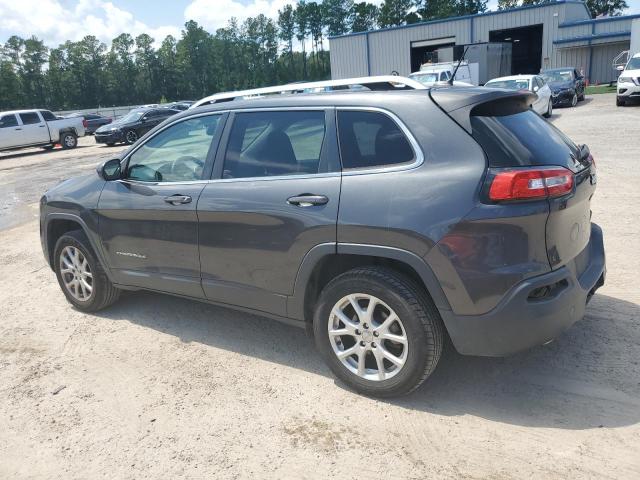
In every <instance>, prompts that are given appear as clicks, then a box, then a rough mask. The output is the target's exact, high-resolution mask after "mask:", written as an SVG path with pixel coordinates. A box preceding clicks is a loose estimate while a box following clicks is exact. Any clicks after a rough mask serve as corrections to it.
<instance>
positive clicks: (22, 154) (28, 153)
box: [0, 145, 91, 160]
mask: <svg viewBox="0 0 640 480" xmlns="http://www.w3.org/2000/svg"><path fill="white" fill-rule="evenodd" d="M90 146H91V145H78V146H77V147H76V148H74V149H73V150H72V149H69V150H64V149H63V148H62V147H56V148H54V149H51V150H45V149H43V148H40V149H38V150H28V151H20V150H18V151H16V152H15V153H7V154H3V153H2V152H0V160H9V159H11V158H27V157H33V156H36V155H48V154H51V153H56V152H62V151H69V152H72V151H74V150H80V149H83V148H88V147H90Z"/></svg>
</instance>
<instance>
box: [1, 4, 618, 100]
mask: <svg viewBox="0 0 640 480" xmlns="http://www.w3.org/2000/svg"><path fill="white" fill-rule="evenodd" d="M543 1H545V0H499V6H498V8H500V9H505V8H512V7H515V6H520V5H523V4H525V5H526V4H536V3H543ZM587 5H588V6H589V8H590V10H591V12H592V14H593V15H594V16H596V15H598V14H601V13H606V14H609V15H615V14H619V13H620V12H621V11H622V10H623V9H624V8H627V5H626V3H625V0H587ZM486 10H487V1H486V0H385V1H384V2H383V3H382V4H380V5H375V4H372V3H369V2H354V1H353V0H320V1H307V0H299V2H298V3H297V4H295V5H291V4H289V5H286V6H285V7H284V8H282V9H281V10H280V11H278V16H277V18H267V17H266V16H265V15H262V14H261V15H257V16H255V17H249V18H247V19H246V20H244V21H243V22H241V23H240V22H238V20H237V19H235V18H231V19H230V20H229V22H228V24H227V26H225V27H224V28H219V29H218V30H216V32H215V33H210V32H208V31H206V30H205V29H204V28H203V27H202V26H200V25H198V23H197V22H195V21H193V20H191V21H188V22H186V23H185V25H184V29H183V30H182V33H181V37H180V38H179V39H177V38H175V37H173V36H171V35H168V36H167V37H166V38H164V39H163V40H162V42H161V43H160V45H159V46H158V47H157V48H156V47H155V46H154V45H155V39H153V38H152V37H151V36H149V35H147V34H145V33H143V34H141V35H138V36H136V37H135V38H134V37H133V36H131V35H130V34H128V33H123V34H121V35H119V36H117V37H116V38H114V39H113V40H112V42H111V45H110V46H109V47H108V46H107V45H106V44H105V43H103V42H101V41H100V40H99V39H98V38H96V37H95V36H92V35H88V36H86V37H84V38H83V39H82V40H80V41H76V42H74V41H66V42H65V43H63V44H61V45H59V46H58V47H56V48H48V47H47V46H46V45H45V44H44V42H43V41H42V40H39V39H38V38H36V37H35V36H33V37H31V38H26V39H24V38H21V37H19V36H15V35H14V36H11V37H10V38H9V39H7V41H6V42H5V43H4V44H0V110H7V109H12V108H30V107H31V108H33V107H46V108H49V109H52V110H69V109H76V108H94V107H98V106H102V107H105V106H114V105H135V104H144V103H156V102H160V101H167V100H181V99H198V98H201V97H204V96H206V95H210V94H212V93H216V92H219V91H229V90H238V89H245V88H254V87H260V86H266V85H273V84H278V83H288V82H294V81H300V80H320V79H325V78H328V77H329V76H330V66H329V52H328V51H327V50H325V40H326V39H327V37H331V36H336V35H342V34H346V33H355V32H362V31H366V30H371V29H375V28H385V27H393V26H399V25H405V24H410V23H416V22H423V21H429V20H435V19H440V18H446V17H451V16H459V15H469V14H475V13H481V12H485V11H486Z"/></svg>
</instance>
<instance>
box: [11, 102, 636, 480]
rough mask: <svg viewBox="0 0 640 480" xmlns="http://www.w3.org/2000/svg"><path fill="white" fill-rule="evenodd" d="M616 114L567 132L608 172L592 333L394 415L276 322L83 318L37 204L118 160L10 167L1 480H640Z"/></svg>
mask: <svg viewBox="0 0 640 480" xmlns="http://www.w3.org/2000/svg"><path fill="white" fill-rule="evenodd" d="M614 104H615V98H614V97H613V96H612V95H597V96H593V97H590V98H588V99H587V101H586V102H584V103H581V104H580V105H579V107H578V108H575V109H562V110H560V109H559V110H557V112H556V113H555V114H554V117H553V122H554V123H555V124H556V125H557V126H559V127H560V128H561V129H562V130H564V131H565V132H566V133H567V134H569V135H570V136H571V137H572V138H573V139H574V140H575V141H577V142H586V143H588V144H589V145H590V147H591V150H592V152H593V154H594V156H595V158H596V161H597V165H598V175H599V186H598V191H597V193H596V197H595V199H594V202H593V208H594V214H593V219H594V221H596V222H597V223H599V224H600V225H601V226H602V227H603V229H604V232H605V242H606V248H607V255H608V257H607V261H608V277H607V285H605V287H603V288H602V289H601V290H600V291H599V293H598V294H597V295H596V296H595V297H594V298H593V300H592V302H591V303H590V305H589V308H588V309H587V315H586V317H585V318H584V320H582V321H581V322H579V323H577V324H576V325H575V326H574V327H573V328H571V329H570V330H569V331H567V332H566V333H565V334H563V335H562V336H561V337H560V338H558V339H557V341H555V342H553V343H551V344H549V345H547V346H544V347H539V348H536V349H533V350H531V351H529V352H526V353H523V354H519V355H516V356H513V357H509V358H505V359H488V358H473V357H462V356H459V355H457V354H455V353H453V352H447V354H446V356H445V357H444V358H443V359H442V361H441V363H440V365H439V367H438V369H437V371H436V372H435V374H434V375H433V376H432V377H431V378H430V379H429V380H428V381H427V382H426V383H425V385H424V386H423V387H422V388H420V389H419V390H418V391H417V392H415V393H414V394H412V395H411V396H409V397H406V398H402V399H399V400H391V401H378V400H372V399H369V398H365V397H362V396H359V395H356V394H354V393H353V392H351V391H349V390H348V389H346V388H345V387H344V386H343V385H342V384H340V383H339V382H336V381H335V380H334V379H333V377H332V376H331V375H330V373H329V371H328V369H327V368H325V367H324V365H323V364H322V362H321V360H320V358H319V356H318V355H317V354H316V353H315V351H314V349H313V345H312V342H311V340H310V339H308V338H307V337H306V336H305V334H304V332H302V331H301V330H298V329H295V328H292V327H288V326H285V325H282V324H279V323H276V322H273V321H270V320H266V319H263V318H259V317H254V316H250V315H247V314H244V313H237V312H234V311H231V310H226V309H222V308H218V307H213V306H209V305H205V304H199V303H195V302H188V301H185V300H181V299H175V298H171V297H165V296H161V295H155V294H149V293H130V294H126V295H125V296H124V297H123V299H122V300H121V301H120V302H119V303H118V304H116V305H115V306H113V307H112V308H110V309H108V310H106V311H104V312H101V313H99V314H97V315H86V314H83V313H80V312H78V311H75V310H73V309H72V308H71V307H70V306H69V305H68V304H67V303H66V301H65V300H64V297H63V295H62V293H61V292H60V291H59V288H58V285H57V283H56V281H55V277H54V274H53V273H52V272H51V271H50V270H49V269H48V267H47V266H46V265H45V262H44V260H43V258H42V253H41V251H40V245H39V238H38V225H37V222H35V221H34V216H35V215H37V206H36V204H35V203H36V202H37V200H38V197H39V196H40V194H41V193H42V192H43V191H44V190H45V189H46V188H47V187H48V186H50V185H52V184H55V183H56V182H57V181H58V180H60V179H62V178H65V177H68V176H71V175H75V174H77V173H79V172H82V171H89V170H90V169H92V168H94V166H95V164H96V163H97V162H98V157H101V158H108V157H109V156H111V155H113V154H114V153H116V151H117V150H119V149H118V148H113V149H109V148H106V147H97V146H95V145H94V146H87V145H91V144H92V142H93V139H91V138H86V139H83V140H82V142H81V145H82V146H83V147H84V148H78V149H77V150H74V151H64V152H61V151H60V152H57V151H54V152H50V153H41V152H37V151H35V152H18V153H12V154H10V155H8V154H6V153H5V154H0V195H2V197H1V198H2V201H1V204H0V228H4V229H3V230H0V237H1V239H2V248H1V249H0V272H1V275H0V306H1V307H0V478H12V479H17V478H42V479H49V478H65V479H74V478H83V479H84V478H87V479H94V478H103V477H104V478H110V479H111V478H185V477H187V478H200V477H202V478H225V479H227V478H262V479H281V478H330V477H340V478H343V479H349V478H394V479H396V478H402V479H405V478H406V479H412V478H413V479H424V478H452V479H453V478H455V479H459V478H464V479H493V480H496V479H512V478H513V479H516V478H518V479H519V478H524V477H528V478H544V479H566V478H594V479H595V478H597V479H609V478H611V479H624V478H628V479H637V478H640V455H639V454H638V452H640V426H639V422H640V363H639V362H640V329H639V328H638V322H639V320H640V295H639V292H640V289H639V288H638V275H639V272H640V251H639V249H638V247H640V241H639V238H640V236H639V234H640V226H639V223H638V215H639V212H640V190H639V189H638V185H640V170H638V168H637V162H638V159H639V158H640V138H639V137H638V135H637V133H631V132H637V129H634V127H632V126H633V125H638V123H639V120H640V107H639V108H616V107H615V106H614ZM633 135H635V137H632V136H633Z"/></svg>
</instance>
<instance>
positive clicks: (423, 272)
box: [287, 243, 451, 325]
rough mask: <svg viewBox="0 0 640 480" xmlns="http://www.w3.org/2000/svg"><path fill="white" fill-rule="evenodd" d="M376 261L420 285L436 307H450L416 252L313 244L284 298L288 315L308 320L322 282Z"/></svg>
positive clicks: (433, 275)
mask: <svg viewBox="0 0 640 480" xmlns="http://www.w3.org/2000/svg"><path fill="white" fill-rule="evenodd" d="M369 265H378V266H385V267H388V268H392V269H394V270H396V271H399V272H401V273H403V274H405V275H407V276H408V277H410V278H412V279H413V280H414V281H415V282H416V283H418V285H421V286H423V287H424V289H425V291H426V292H427V294H428V295H429V296H430V297H431V298H432V300H433V302H434V303H435V305H436V307H437V308H438V310H440V311H442V310H451V306H450V305H449V302H448V301H447V298H446V297H445V294H444V292H443V291H442V288H441V287H440V284H439V282H438V280H437V278H436V276H435V274H434V273H433V271H432V270H431V268H430V267H429V265H428V264H427V263H426V262H425V261H424V260H423V259H422V258H420V257H419V256H418V255H416V254H414V253H412V252H409V251H407V250H402V249H398V248H393V247H386V246H379V245H363V244H346V243H339V244H337V245H336V244H333V243H330V244H321V245H317V246H316V247H314V248H313V249H311V251H309V253H307V255H306V256H305V258H304V259H303V261H302V265H301V266H300V268H299V270H298V274H297V276H296V281H295V285H294V292H293V295H292V296H291V297H289V299H288V302H287V313H288V316H289V317H291V318H294V319H297V320H301V321H304V322H305V323H307V325H310V324H311V320H312V318H313V308H314V305H315V302H316V301H317V299H318V297H319V294H320V292H321V291H322V289H323V288H324V286H325V285H326V284H327V283H328V282H329V281H330V280H331V279H333V278H335V277H336V276H337V275H340V274H341V273H344V272H346V271H348V270H351V269H353V268H356V267H362V266H369Z"/></svg>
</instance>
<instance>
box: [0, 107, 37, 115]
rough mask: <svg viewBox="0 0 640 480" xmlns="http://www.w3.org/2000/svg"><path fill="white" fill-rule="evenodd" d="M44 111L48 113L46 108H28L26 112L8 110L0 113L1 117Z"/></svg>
mask: <svg viewBox="0 0 640 480" xmlns="http://www.w3.org/2000/svg"><path fill="white" fill-rule="evenodd" d="M42 111H48V110H47V109H46V108H27V109H24V110H8V111H6V112H0V115H10V114H12V113H13V114H16V113H30V112H42Z"/></svg>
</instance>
